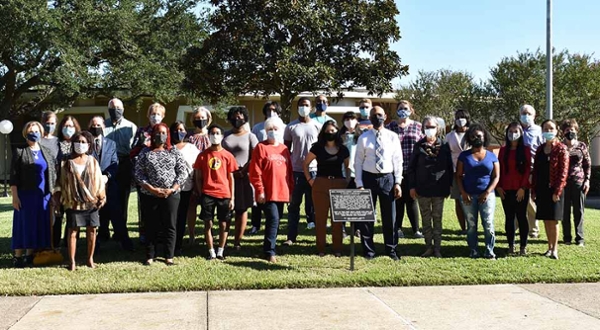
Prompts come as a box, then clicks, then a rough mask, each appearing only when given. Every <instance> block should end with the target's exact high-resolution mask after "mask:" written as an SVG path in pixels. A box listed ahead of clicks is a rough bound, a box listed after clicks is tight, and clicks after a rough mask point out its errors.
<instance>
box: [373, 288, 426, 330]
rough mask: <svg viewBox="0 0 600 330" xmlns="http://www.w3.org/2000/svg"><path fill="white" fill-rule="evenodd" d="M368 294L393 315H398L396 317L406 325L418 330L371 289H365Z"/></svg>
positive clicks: (412, 329)
mask: <svg viewBox="0 0 600 330" xmlns="http://www.w3.org/2000/svg"><path fill="white" fill-rule="evenodd" d="M365 290H366V291H367V292H368V293H370V294H371V295H372V296H373V297H375V299H377V300H378V301H379V302H380V303H381V304H383V305H384V306H385V307H386V308H387V309H388V310H390V311H391V312H392V313H394V314H396V316H397V317H398V318H399V319H400V320H401V321H402V322H403V323H404V324H405V325H407V326H408V327H409V328H410V329H411V330H417V329H418V328H417V327H416V326H415V325H414V324H413V323H412V322H410V321H409V320H407V319H405V318H404V317H402V315H400V314H399V313H398V312H396V310H395V309H393V308H392V307H391V306H390V305H388V304H387V303H386V302H385V301H383V300H382V299H381V298H379V297H378V296H377V295H376V294H375V293H373V292H372V291H371V290H370V289H365Z"/></svg>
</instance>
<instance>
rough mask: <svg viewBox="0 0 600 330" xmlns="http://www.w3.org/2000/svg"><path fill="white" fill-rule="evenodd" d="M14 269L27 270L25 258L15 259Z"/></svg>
mask: <svg viewBox="0 0 600 330" xmlns="http://www.w3.org/2000/svg"><path fill="white" fill-rule="evenodd" d="M13 267H15V268H25V260H23V257H14V258H13Z"/></svg>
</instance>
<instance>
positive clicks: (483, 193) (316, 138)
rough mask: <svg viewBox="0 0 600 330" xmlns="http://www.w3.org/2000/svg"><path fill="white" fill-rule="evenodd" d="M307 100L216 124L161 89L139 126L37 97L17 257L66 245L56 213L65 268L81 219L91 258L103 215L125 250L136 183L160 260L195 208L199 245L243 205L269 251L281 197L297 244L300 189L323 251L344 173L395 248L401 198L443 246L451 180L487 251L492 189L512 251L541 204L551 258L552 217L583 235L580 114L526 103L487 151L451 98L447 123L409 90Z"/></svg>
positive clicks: (23, 162)
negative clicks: (40, 109) (168, 108)
mask: <svg viewBox="0 0 600 330" xmlns="http://www.w3.org/2000/svg"><path fill="white" fill-rule="evenodd" d="M314 103H315V111H314V112H313V105H312V102H311V99H309V98H304V97H303V98H300V99H299V100H298V103H297V108H298V118H297V119H296V120H293V121H292V122H290V123H289V124H287V125H286V124H284V122H283V121H282V120H281V118H280V115H281V111H282V110H281V107H280V105H279V104H278V103H277V102H273V101H268V102H266V103H265V105H264V107H263V109H262V110H263V111H262V112H263V115H264V117H265V121H264V122H261V123H258V124H256V125H255V126H254V127H253V128H252V129H250V126H249V125H248V124H249V113H248V110H247V109H246V108H245V107H243V106H235V107H231V108H230V109H229V111H228V113H227V120H228V122H229V123H230V124H231V126H232V128H231V129H230V130H227V131H226V130H224V129H223V128H222V127H220V126H218V125H215V124H212V116H211V113H210V111H209V110H207V109H206V108H203V107H199V108H196V109H195V110H194V111H193V113H192V116H191V122H192V124H193V126H194V130H193V131H188V130H187V129H186V125H185V123H184V122H182V121H176V122H174V123H172V124H171V125H170V126H169V125H167V124H166V123H164V122H163V119H164V118H165V107H164V106H163V105H161V104H159V103H154V104H152V105H151V106H150V107H149V109H148V112H147V117H148V124H147V125H146V126H144V127H139V128H138V127H137V126H136V125H135V124H134V123H132V122H131V121H129V120H127V119H126V118H125V117H124V106H123V103H122V102H121V101H120V100H119V99H112V100H110V102H109V104H108V112H109V115H110V118H106V119H105V118H103V117H101V116H96V117H93V118H92V119H91V121H90V122H89V124H88V126H87V129H86V130H82V128H81V126H80V124H79V123H78V121H77V119H76V118H74V117H72V116H65V117H63V118H62V120H61V121H60V123H59V124H57V117H56V114H55V113H53V112H44V113H43V114H42V118H41V122H36V121H32V122H29V123H27V124H26V125H25V126H24V128H23V132H22V133H23V137H24V138H25V139H26V140H27V146H26V147H24V148H17V149H16V150H15V152H14V154H13V158H12V166H11V179H10V180H11V181H10V184H11V191H12V196H13V197H12V198H13V207H14V217H13V233H12V249H13V250H14V256H15V258H14V265H15V267H25V266H28V265H31V264H32V261H33V257H34V253H35V252H36V251H39V250H44V249H48V248H51V247H52V248H56V247H58V246H59V245H60V242H61V238H63V234H62V233H63V231H62V223H63V221H62V218H63V215H64V217H65V219H66V221H65V222H66V229H65V234H64V240H65V242H66V245H67V252H68V261H69V269H71V270H74V269H75V267H76V261H75V252H76V251H75V247H76V242H77V238H78V234H79V229H80V228H81V227H85V228H86V233H87V234H86V237H87V240H88V245H87V246H88V251H87V265H88V266H89V267H92V268H93V267H95V263H94V250H95V248H96V239H98V240H99V241H106V240H109V239H110V238H111V236H110V230H109V226H110V224H112V228H113V233H114V234H113V236H112V238H113V239H115V240H116V241H118V242H120V244H121V247H122V248H123V249H124V250H133V248H134V246H133V243H132V240H131V238H130V237H129V233H128V229H127V218H128V208H129V207H128V206H129V195H130V192H131V190H132V186H135V188H136V191H137V194H138V200H139V203H138V204H139V205H138V212H139V219H140V224H139V231H140V241H142V243H144V244H145V246H146V258H145V259H144V261H143V263H144V264H145V265H150V264H152V263H153V262H154V261H155V258H156V257H157V254H158V253H157V246H158V245H159V243H161V244H162V245H164V249H163V254H162V256H163V257H164V262H165V264H167V265H173V264H174V258H175V257H176V256H177V255H180V254H181V253H182V249H183V239H184V235H185V231H186V226H187V229H188V233H189V240H190V242H192V243H193V242H194V241H195V237H196V231H195V224H196V218H197V217H198V218H199V219H200V220H202V221H203V222H204V238H205V241H206V246H207V248H208V253H207V258H208V259H225V256H226V254H225V248H226V246H227V239H228V234H229V230H230V225H231V222H232V220H233V222H234V227H235V230H234V244H233V248H234V250H240V249H241V248H242V241H243V236H244V233H245V231H246V225H247V220H248V210H249V209H252V218H251V226H252V227H251V229H250V231H249V232H250V233H251V234H256V233H257V232H258V231H259V230H260V226H261V222H262V215H263V214H264V219H265V225H264V241H263V252H264V255H265V258H266V259H267V260H268V261H270V262H276V247H277V244H276V243H277V241H276V238H277V235H278V230H279V222H280V220H281V218H282V217H283V208H284V205H285V204H288V207H287V210H288V219H287V220H288V224H287V239H286V240H285V241H284V242H283V245H286V246H290V245H293V244H295V243H296V239H297V237H298V231H299V230H298V228H299V222H300V206H301V205H302V201H303V199H304V208H305V209H304V211H305V215H306V219H307V228H308V229H315V238H316V252H317V253H318V254H319V255H320V256H324V255H325V254H326V247H327V244H326V236H327V228H328V227H329V226H328V218H329V216H328V215H329V208H330V205H329V197H328V193H329V190H330V189H345V188H348V189H370V191H371V195H372V197H373V200H374V204H376V202H377V200H379V207H380V208H379V213H380V215H381V220H382V229H383V236H384V243H385V254H386V255H387V256H389V257H390V258H392V259H393V260H398V259H399V258H400V256H399V254H398V251H397V245H398V239H399V238H402V237H404V235H405V234H404V231H403V230H402V222H403V218H404V213H405V210H406V214H407V216H408V219H409V221H410V226H411V229H412V235H414V237H417V238H424V240H425V251H424V253H423V255H422V256H423V257H430V256H435V257H441V256H442V254H441V246H442V214H443V206H444V200H445V199H446V198H447V197H448V196H451V197H452V198H453V199H455V200H456V204H455V207H456V215H457V218H458V220H459V224H460V226H461V229H462V230H463V233H464V234H466V236H467V242H468V246H469V249H470V256H471V257H473V258H476V257H479V256H480V252H479V250H478V246H477V224H478V217H481V222H482V224H483V229H484V236H485V250H484V253H483V256H484V257H486V258H491V259H493V258H495V256H496V255H495V252H494V243H495V232H494V210H495V203H496V198H495V196H496V195H498V196H499V197H500V199H501V201H502V205H503V208H504V212H505V215H506V235H507V238H508V243H509V253H511V254H513V253H515V232H516V227H518V230H519V234H520V241H519V243H520V254H522V255H524V254H526V253H527V248H526V247H527V240H528V238H529V236H531V237H537V235H538V227H537V223H536V219H539V220H544V225H545V228H546V233H547V236H548V252H547V253H546V255H547V256H549V257H552V258H556V259H557V258H558V252H557V251H558V250H557V246H558V233H559V230H558V222H559V221H561V220H562V224H563V238H564V241H565V243H567V244H569V243H570V242H571V241H572V233H571V225H570V214H571V207H572V208H573V216H574V217H573V218H574V224H575V243H576V244H579V245H583V244H584V243H583V242H584V241H583V211H584V200H585V195H586V194H587V191H588V189H589V179H590V167H591V166H590V156H589V152H588V150H587V147H586V145H585V144H584V143H583V142H580V141H578V140H577V132H578V126H577V123H576V121H575V120H573V119H569V120H565V121H564V122H562V123H561V125H560V127H559V126H558V125H557V124H556V122H554V121H552V120H546V121H544V122H543V123H542V126H541V127H540V126H537V125H536V124H535V122H534V119H535V110H534V109H533V107H531V106H528V105H524V106H523V107H522V108H521V109H520V121H518V122H517V121H515V122H512V123H510V124H509V125H508V126H507V128H506V134H505V141H504V142H505V143H504V146H502V147H501V148H500V152H499V155H498V156H496V154H495V153H494V152H493V151H491V150H490V149H488V147H489V146H490V143H491V138H490V134H489V133H488V131H487V130H486V129H485V128H484V127H483V126H482V125H480V124H477V123H473V122H471V118H470V115H469V113H468V112H467V111H465V110H457V111H455V114H454V115H455V121H454V123H453V125H452V130H451V132H450V133H448V134H447V135H446V134H445V131H446V127H445V124H444V123H443V120H440V118H437V117H433V116H425V117H424V118H423V119H422V121H420V122H418V121H415V120H412V119H411V117H414V116H415V115H416V113H415V110H414V109H413V107H412V105H411V104H410V102H408V101H400V102H399V103H398V105H397V109H396V114H397V116H398V119H397V120H391V121H390V120H388V118H387V115H386V113H385V111H384V109H383V108H381V107H379V106H373V104H372V102H371V100H369V99H363V100H361V101H360V104H359V109H358V110H359V111H358V113H355V112H353V111H350V112H347V113H345V114H344V115H343V118H342V120H343V125H339V126H338V123H337V122H336V121H335V120H334V119H333V118H332V117H330V116H329V115H327V108H328V106H329V102H328V100H327V98H326V97H325V96H324V95H319V96H318V97H317V98H316V99H315V100H314ZM386 123H387V124H386ZM55 133H56V136H55ZM559 136H562V141H561V140H559ZM198 206H200V207H201V210H200V212H199V214H198V212H197V207H198ZM536 206H539V207H537V208H536ZM536 209H537V211H536ZM215 215H216V218H215ZM419 215H420V217H421V223H422V229H420V228H419V222H420V221H419ZM215 219H216V220H215ZM215 221H216V222H218V227H219V238H218V246H217V247H216V249H215V246H214V243H213V235H212V227H213V222H215ZM357 229H358V230H357V231H356V233H350V234H351V235H353V234H357V235H360V237H361V243H362V250H363V255H364V257H365V258H367V259H372V258H374V257H375V255H376V251H375V245H374V241H373V236H374V224H373V223H358V224H357ZM331 232H332V241H333V244H332V246H331V248H332V252H333V254H334V255H335V256H341V255H342V251H343V237H344V236H345V235H346V229H345V226H344V224H343V223H339V222H336V223H332V224H331Z"/></svg>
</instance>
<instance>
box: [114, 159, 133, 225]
mask: <svg viewBox="0 0 600 330" xmlns="http://www.w3.org/2000/svg"><path fill="white" fill-rule="evenodd" d="M132 176H133V165H132V163H131V160H130V159H129V156H123V157H120V156H119V169H118V170H117V184H118V191H119V201H120V203H119V205H121V218H122V219H123V220H122V221H123V223H124V224H125V227H127V215H128V213H127V211H128V209H129V194H130V193H131V179H132Z"/></svg>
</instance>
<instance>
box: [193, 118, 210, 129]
mask: <svg viewBox="0 0 600 330" xmlns="http://www.w3.org/2000/svg"><path fill="white" fill-rule="evenodd" d="M206 124H208V120H206V119H199V120H194V126H196V127H198V128H199V129H203V128H204V127H206Z"/></svg>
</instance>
